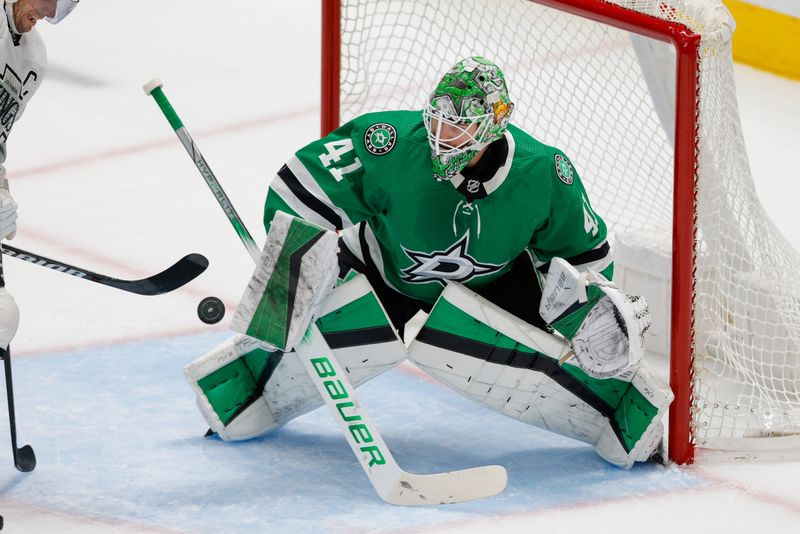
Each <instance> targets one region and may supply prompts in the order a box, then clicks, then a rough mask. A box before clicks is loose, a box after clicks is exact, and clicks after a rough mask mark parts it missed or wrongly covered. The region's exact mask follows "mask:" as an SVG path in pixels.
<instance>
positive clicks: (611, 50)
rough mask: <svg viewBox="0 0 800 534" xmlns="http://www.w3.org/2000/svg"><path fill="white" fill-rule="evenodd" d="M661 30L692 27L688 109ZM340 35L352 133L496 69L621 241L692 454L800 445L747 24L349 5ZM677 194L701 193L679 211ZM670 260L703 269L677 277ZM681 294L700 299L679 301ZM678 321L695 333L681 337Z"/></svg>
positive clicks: (790, 316)
mask: <svg viewBox="0 0 800 534" xmlns="http://www.w3.org/2000/svg"><path fill="white" fill-rule="evenodd" d="M542 4H547V5H542ZM557 8H558V9H557ZM562 8H563V9H566V10H567V11H563V10H561V9H562ZM620 8H624V9H620ZM568 11H571V12H572V13H570V12H568ZM575 11H586V12H587V13H589V15H588V16H582V15H579V14H575V13H574V12H575ZM595 13H600V14H601V16H599V17H596V16H594V15H593V14H595ZM620 13H622V15H620ZM591 18H594V19H600V20H604V22H597V21H595V20H590V19H591ZM607 18H614V19H615V20H616V19H621V22H619V23H618V24H617V23H612V24H613V25H612V24H609V23H608V21H607V20H606V19H607ZM653 21H657V23H658V24H662V25H665V24H667V25H671V26H670V27H677V28H680V29H681V31H682V32H683V33H684V34H685V35H683V36H682V37H681V38H685V41H684V44H683V45H681V46H688V45H686V43H690V44H691V43H694V44H696V45H697V46H696V47H695V48H693V49H692V50H696V58H695V59H696V63H695V64H694V67H692V68H693V69H695V71H694V72H689V73H688V74H686V73H684V74H686V76H688V78H692V77H693V76H694V77H695V78H696V80H697V82H698V83H697V84H696V86H694V87H692V86H688V87H689V88H688V89H687V86H686V85H685V84H684V86H683V87H682V88H681V89H679V92H680V91H682V92H683V94H681V95H676V71H677V72H678V73H679V75H680V72H681V70H680V67H679V68H678V69H676V64H677V62H678V60H676V57H679V56H680V53H681V50H682V49H681V47H678V48H677V50H678V51H679V53H678V54H676V47H675V46H674V45H672V44H668V43H666V42H663V40H662V39H660V38H659V39H654V38H652V37H653V36H654V35H655V33H657V32H658V31H663V30H659V29H658V28H661V26H658V24H656V23H653ZM340 25H341V28H340V29H341V33H340V35H341V48H340V54H339V56H338V60H339V61H340V68H339V69H338V75H339V83H338V86H339V92H338V95H339V96H338V99H339V102H340V103H339V108H338V112H339V120H340V121H341V122H344V121H346V120H348V119H350V118H353V117H354V116H356V115H359V114H361V113H364V112H367V111H377V110H386V109H422V107H423V106H424V103H425V100H426V96H427V95H428V93H429V92H430V91H431V90H432V89H433V87H434V86H435V83H436V81H437V80H438V79H439V77H440V76H441V75H442V74H443V73H444V72H445V71H446V70H447V68H448V67H449V66H451V65H453V64H454V63H456V62H457V61H459V60H461V59H463V58H465V57H468V56H472V55H481V56H485V57H488V58H490V59H492V60H493V61H495V62H496V63H497V64H498V65H500V67H501V68H502V69H503V70H504V72H505V74H506V78H507V80H508V84H509V91H510V94H511V98H512V100H513V101H514V102H515V104H516V108H515V112H514V113H515V114H514V118H513V122H514V123H515V124H517V125H518V126H520V127H522V128H523V129H525V130H526V131H527V132H529V133H530V134H531V135H533V136H534V137H536V138H537V139H539V140H541V141H542V142H544V143H547V144H550V145H554V146H557V147H559V148H561V149H562V150H563V151H564V152H565V153H566V154H567V155H568V156H569V157H570V158H571V159H572V161H573V163H574V164H575V167H576V169H577V170H578V172H579V174H580V175H581V177H582V179H583V181H584V183H585V185H586V188H587V190H588V193H589V196H590V198H591V199H592V204H593V206H594V208H595V210H596V211H597V213H598V214H600V215H601V216H602V217H603V218H604V219H605V221H606V222H607V224H608V227H609V229H610V233H611V240H612V243H613V246H614V247H615V250H616V251H617V258H618V269H617V274H618V275H619V278H620V279H621V281H622V283H623V285H624V286H625V287H626V289H628V290H629V291H639V292H644V293H645V295H646V296H647V297H648V299H649V300H650V301H651V304H652V307H653V311H654V315H655V317H654V318H655V319H656V326H655V327H654V332H653V335H652V336H651V338H650V339H649V340H648V350H649V351H650V352H651V353H653V354H657V353H661V354H664V355H669V354H670V353H672V360H673V361H672V365H673V374H672V376H673V380H672V385H673V388H678V389H680V388H681V387H683V388H685V389H686V390H687V391H688V392H689V393H688V394H683V396H684V397H686V409H685V411H686V412H687V413H686V419H685V421H684V420H683V418H682V417H681V416H680V414H678V415H676V414H675V413H672V414H671V418H672V419H673V421H672V422H671V432H673V433H674V432H678V431H679V430H677V427H676V426H675V425H678V426H680V427H686V428H685V429H684V431H685V432H686V433H687V435H688V436H689V438H688V439H689V440H690V447H691V446H692V444H696V445H697V446H698V447H702V448H706V449H727V450H763V449H784V448H786V449H791V448H798V447H800V388H798V386H800V372H798V369H800V352H799V351H800V288H799V287H798V284H797V283H796V280H797V275H798V273H800V257H799V256H798V254H797V252H796V251H795V250H794V249H793V248H792V246H791V245H790V244H788V243H787V242H786V241H785V239H784V238H783V237H782V236H781V235H780V232H779V231H778V230H777V229H776V227H775V226H774V224H773V223H772V222H771V220H770V218H769V216H768V215H767V213H766V212H765V211H764V208H763V207H762V206H761V204H760V202H759V200H758V198H757V195H756V191H755V187H754V184H753V179H752V176H751V174H750V168H749V165H748V160H747V155H746V151H745V146H744V142H743V138H742V134H741V128H740V121H739V115H738V108H737V101H736V92H735V87H734V80H733V64H732V58H731V44H730V40H731V34H732V31H733V27H734V24H733V21H732V20H731V19H730V15H729V13H728V11H727V10H726V9H725V8H724V6H723V5H722V2H721V1H720V0H665V1H658V0H609V1H608V2H603V1H601V0H565V1H558V0H544V1H543V2H532V1H528V0H430V1H423V0H402V1H400V0H398V1H391V0H342V1H341V18H340ZM622 28H625V29H622ZM628 30H632V31H628ZM667 33H668V32H667ZM694 38H697V40H694V41H693V40H692V39H694ZM698 43H699V44H698ZM683 53H685V51H683ZM692 54H695V52H692ZM323 61H331V60H330V59H326V58H324V57H323ZM683 68H684V70H685V66H684V67H683ZM686 93H688V94H686ZM687 101H688V102H690V103H691V105H689V106H688V108H687V107H686V106H684V112H685V111H686V109H689V110H693V111H692V112H691V113H690V118H691V123H690V124H688V125H687V124H686V119H685V114H684V119H683V124H682V125H681V124H680V122H681V119H679V120H678V122H679V124H678V125H677V126H678V128H679V130H678V135H677V136H676V134H675V131H676V108H677V109H678V110H679V111H680V109H681V102H684V103H685V102H687ZM678 116H680V115H678ZM676 151H677V152H678V154H677V156H678V157H676ZM681 157H682V158H683V159H680V158H681ZM679 160H680V161H682V162H683V163H682V165H683V166H684V167H685V168H684V169H683V170H681V169H680V168H679V169H678V171H677V172H676V170H675V169H676V161H679ZM687 161H688V162H689V163H688V167H687V163H686V162H687ZM678 184H683V185H680V186H679V185H678ZM679 187H682V188H683V190H684V191H688V192H689V194H688V195H685V194H684V197H685V198H688V201H686V202H681V203H679V205H678V206H677V208H676V207H675V203H674V202H673V198H674V196H675V191H676V189H677V188H679ZM679 193H680V191H679ZM679 196H680V195H679ZM676 223H677V225H676ZM675 228H689V229H690V233H689V236H688V238H687V237H686V236H683V237H682V238H681V239H683V240H684V241H683V242H680V241H678V240H677V236H676V235H675V234H677V233H678V232H677V230H674V229H675ZM692 231H693V233H692ZM692 235H694V239H692ZM687 239H688V240H687ZM673 250H676V251H677V254H681V255H683V256H685V258H686V259H685V261H683V260H682V261H683V263H682V265H684V266H689V267H688V269H689V271H688V272H686V269H685V268H684V269H683V270H681V269H678V270H676V271H674V272H675V273H676V275H675V276H676V277H677V280H673V270H672V269H673ZM679 263H680V262H679ZM673 282H675V283H674V284H673ZM673 285H675V286H676V287H678V286H680V287H684V288H686V289H682V290H681V291H683V293H685V294H684V295H683V296H680V295H679V296H678V297H677V298H678V299H679V300H678V301H675V300H673V298H675V297H672V296H671V291H672V287H673ZM681 299H683V300H681ZM675 302H681V303H682V304H681V307H680V308H676V306H673V305H672V304H673V303H675ZM692 309H693V310H694V314H693V315H692ZM680 324H683V325H684V326H688V328H689V329H690V331H689V333H688V334H686V335H684V337H683V338H681V337H680V336H681V334H680V332H679V333H678V334H677V335H678V337H673V336H675V335H676V334H674V333H673V330H674V329H678V331H679V330H680ZM675 339H679V340H680V339H685V340H686V341H680V343H678V344H676V343H675V342H674V340H675ZM671 340H673V342H672V345H671ZM677 345H680V346H677ZM680 362H687V363H680ZM681 366H683V367H686V368H685V369H683V370H681V369H680V367H681ZM676 369H677V371H676ZM681 384H682V385H681ZM676 393H678V391H677V390H676ZM676 402H678V401H676ZM678 409H679V410H680V409H681V408H680V407H678ZM675 420H679V421H683V422H679V423H676V422H675ZM690 456H691V455H690ZM678 459H679V460H682V461H686V460H691V458H690V457H689V458H678Z"/></svg>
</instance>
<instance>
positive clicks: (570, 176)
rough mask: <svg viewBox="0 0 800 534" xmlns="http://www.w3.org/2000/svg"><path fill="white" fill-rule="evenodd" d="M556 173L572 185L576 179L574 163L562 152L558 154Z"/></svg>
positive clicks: (563, 180)
mask: <svg viewBox="0 0 800 534" xmlns="http://www.w3.org/2000/svg"><path fill="white" fill-rule="evenodd" d="M556 174H557V175H558V178H559V179H560V180H561V181H562V182H564V183H565V184H567V185H572V182H574V181H575V171H574V169H573V168H572V163H570V161H569V160H568V159H567V158H565V157H564V156H562V155H561V154H556Z"/></svg>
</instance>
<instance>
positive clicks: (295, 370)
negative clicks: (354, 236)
mask: <svg viewBox="0 0 800 534" xmlns="http://www.w3.org/2000/svg"><path fill="white" fill-rule="evenodd" d="M320 313H321V317H320V318H319V319H318V320H317V321H316V323H317V327H318V328H319V330H320V332H321V333H322V335H323V337H324V338H325V341H326V342H327V343H328V345H329V346H330V347H331V349H332V350H333V352H334V354H335V355H336V358H337V360H338V361H339V362H340V363H341V365H342V366H343V367H344V368H346V369H347V372H348V375H349V377H350V380H351V382H352V383H353V385H355V386H358V385H360V384H362V383H364V382H366V381H368V380H371V379H372V378H374V377H376V376H377V375H379V374H380V373H382V372H384V371H386V370H387V369H390V368H392V367H394V366H395V365H397V364H398V363H400V362H401V361H403V360H404V359H405V351H406V349H405V346H404V345H403V344H402V343H401V342H400V341H399V339H398V338H397V335H396V333H395V331H394V329H393V328H392V327H391V325H390V323H389V320H388V319H387V317H386V314H385V312H384V310H383V308H382V307H381V305H380V302H378V299H377V297H376V296H375V294H374V292H373V291H372V288H371V287H370V285H369V282H367V279H366V277H364V276H363V275H358V276H356V277H354V278H353V279H351V280H350V281H348V282H346V283H344V284H342V285H340V286H338V287H337V288H336V289H334V290H333V292H332V293H331V295H330V297H329V298H328V300H327V301H326V302H325V303H324V305H323V306H322V308H321V311H320ZM270 351H271V352H270ZM184 373H185V375H186V379H187V380H188V381H189V384H190V385H191V387H192V389H193V390H194V392H195V394H196V395H197V406H198V408H199V409H200V413H201V414H202V415H203V418H204V419H205V420H206V422H207V423H208V425H209V427H210V428H211V430H213V431H214V432H216V433H217V434H218V435H219V436H220V437H221V438H222V439H224V440H226V441H238V440H243V439H249V438H253V437H256V436H259V435H262V434H266V433H268V432H270V431H271V430H273V429H275V428H277V427H279V426H281V425H284V424H286V423H287V422H289V421H290V420H292V419H294V418H295V417H298V416H299V415H302V414H304V413H306V412H309V411H311V410H313V409H315V408H317V407H319V406H321V405H322V404H323V401H322V397H320V395H319V393H318V392H317V389H316V387H315V386H314V383H313V382H312V381H311V379H310V378H309V376H308V373H307V372H306V370H305V369H304V367H303V365H302V363H301V362H300V361H299V359H298V357H297V355H296V354H295V353H294V352H289V353H283V352H282V351H279V350H275V349H274V348H272V347H269V346H268V345H265V344H264V343H261V342H260V341H258V340H256V339H253V338H251V337H248V336H243V335H239V336H235V337H234V338H232V339H230V340H228V341H226V342H224V343H222V344H221V345H220V346H218V347H216V348H215V349H213V350H212V351H210V352H209V353H207V354H205V355H204V356H202V357H201V358H199V359H198V360H196V361H195V362H192V363H191V364H190V365H188V366H187V367H186V368H185V369H184Z"/></svg>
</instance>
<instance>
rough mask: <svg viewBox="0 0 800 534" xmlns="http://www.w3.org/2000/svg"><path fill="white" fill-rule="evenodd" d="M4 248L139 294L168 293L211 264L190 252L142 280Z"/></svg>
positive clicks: (5, 251)
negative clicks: (166, 267) (125, 278)
mask: <svg viewBox="0 0 800 534" xmlns="http://www.w3.org/2000/svg"><path fill="white" fill-rule="evenodd" d="M2 252H3V254H7V255H9V256H13V257H14V258H17V259H20V260H23V261H27V262H28V263H33V264H34V265H39V266H41V267H46V268H47V269H51V270H54V271H58V272H61V273H65V274H68V275H70V276H75V277H77V278H83V279H84V280H89V281H90V282H95V283H97V284H102V285H104V286H108V287H113V288H116V289H121V290H122V291H127V292H129V293H136V294H137V295H161V294H164V293H168V292H170V291H173V290H175V289H178V288H179V287H182V286H184V285H186V284H188V283H189V282H191V281H192V280H194V279H195V278H197V277H198V276H199V275H200V273H202V272H203V271H205V270H206V269H207V268H208V260H207V259H206V258H205V256H203V255H202V254H189V255H187V256H184V257H183V258H181V259H180V260H179V261H178V262H177V263H176V264H175V265H172V266H171V267H169V268H168V269H167V270H166V271H162V272H160V273H158V274H155V275H153V276H150V277H148V278H143V279H141V280H120V279H119V278H114V277H111V276H107V275H104V274H99V273H95V272H92V271H89V270H87V269H81V268H79V267H75V266H74V265H70V264H68V263H64V262H61V261H58V260H54V259H52V258H48V257H46V256H42V255H41V254H36V253H34V252H29V251H26V250H22V249H19V248H15V247H12V246H10V245H6V244H3V245H2Z"/></svg>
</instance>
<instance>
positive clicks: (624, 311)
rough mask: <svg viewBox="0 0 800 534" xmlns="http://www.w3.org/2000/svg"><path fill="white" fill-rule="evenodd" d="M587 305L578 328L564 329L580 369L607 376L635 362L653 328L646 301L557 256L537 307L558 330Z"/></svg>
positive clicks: (617, 372)
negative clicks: (580, 269) (645, 335)
mask: <svg viewBox="0 0 800 534" xmlns="http://www.w3.org/2000/svg"><path fill="white" fill-rule="evenodd" d="M598 290H599V291H598ZM590 293H592V295H591V296H590ZM585 307H589V308H588V313H587V314H586V316H585V317H584V318H583V320H582V321H581V322H580V324H579V325H578V327H577V329H575V331H574V332H562V333H563V334H565V335H566V336H567V338H568V339H569V342H570V346H571V347H572V349H573V350H574V352H575V360H576V361H577V362H578V364H579V365H580V366H581V368H582V369H583V370H584V371H586V372H587V373H589V374H590V375H592V376H594V377H596V378H607V377H610V376H616V375H618V374H620V373H622V372H623V371H625V370H626V369H628V368H630V367H632V366H634V365H636V363H638V362H639V361H640V360H641V359H642V356H643V355H644V350H643V346H644V334H645V332H646V331H647V329H648V328H650V311H649V309H648V307H647V300H645V298H644V297H639V296H634V295H627V294H625V293H623V292H622V291H620V290H619V289H618V288H617V287H616V286H615V285H614V284H613V283H612V282H609V281H608V280H607V279H606V278H605V277H604V276H603V275H601V274H599V273H596V272H594V271H587V272H582V273H579V272H578V271H577V270H576V269H575V268H574V267H573V266H572V265H570V264H569V263H568V262H566V261H565V260H563V259H561V258H553V259H552V261H551V262H550V270H549V271H548V274H547V280H546V281H545V285H544V289H543V290H542V300H541V303H540V306H539V313H540V314H541V316H542V318H543V319H544V320H545V321H547V323H548V324H551V325H553V326H554V327H555V328H556V329H557V330H558V326H559V322H560V321H564V319H565V318H566V317H568V316H571V315H574V314H575V312H576V310H580V309H581V308H585ZM559 331H560V330H559Z"/></svg>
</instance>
